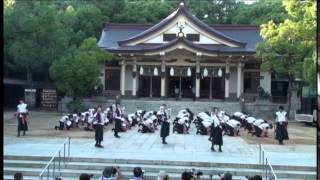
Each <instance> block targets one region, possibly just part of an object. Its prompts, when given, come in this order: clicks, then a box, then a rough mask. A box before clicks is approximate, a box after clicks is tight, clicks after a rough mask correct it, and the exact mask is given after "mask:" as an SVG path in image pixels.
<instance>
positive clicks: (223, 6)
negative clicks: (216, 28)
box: [186, 0, 239, 24]
mask: <svg viewBox="0 0 320 180" xmlns="http://www.w3.org/2000/svg"><path fill="white" fill-rule="evenodd" d="M186 2H187V7H188V9H190V11H191V13H192V14H194V15H195V16H196V17H197V18H199V19H200V20H202V21H204V22H205V23H207V24H231V20H232V16H233V14H234V13H235V11H236V10H237V9H238V6H239V3H238V2H237V1H236V0H227V1H225V0H202V1H198V0H189V1H186Z"/></svg>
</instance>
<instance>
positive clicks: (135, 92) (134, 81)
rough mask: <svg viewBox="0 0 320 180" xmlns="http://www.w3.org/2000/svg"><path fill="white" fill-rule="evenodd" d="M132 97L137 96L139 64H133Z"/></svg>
mask: <svg viewBox="0 0 320 180" xmlns="http://www.w3.org/2000/svg"><path fill="white" fill-rule="evenodd" d="M132 96H133V97H136V96H137V62H136V61H134V62H133V66H132Z"/></svg>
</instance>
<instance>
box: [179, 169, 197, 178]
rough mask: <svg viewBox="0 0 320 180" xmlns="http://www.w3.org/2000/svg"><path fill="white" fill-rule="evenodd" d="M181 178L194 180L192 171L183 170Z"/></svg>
mask: <svg viewBox="0 0 320 180" xmlns="http://www.w3.org/2000/svg"><path fill="white" fill-rule="evenodd" d="M181 179H182V180H194V179H196V177H194V174H193V172H189V171H184V172H183V173H182V174H181Z"/></svg>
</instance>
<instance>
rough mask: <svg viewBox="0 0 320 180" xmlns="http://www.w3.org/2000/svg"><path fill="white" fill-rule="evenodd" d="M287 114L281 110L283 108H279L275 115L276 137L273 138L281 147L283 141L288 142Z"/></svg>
mask: <svg viewBox="0 0 320 180" xmlns="http://www.w3.org/2000/svg"><path fill="white" fill-rule="evenodd" d="M287 119H288V117H287V112H285V111H284V110H283V107H282V106H280V107H279V111H278V112H276V114H275V123H276V136H275V138H276V139H277V140H278V141H279V144H280V145H283V140H289V136H288V131H287V123H288V120H287Z"/></svg>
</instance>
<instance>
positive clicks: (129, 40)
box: [118, 5, 246, 47]
mask: <svg viewBox="0 0 320 180" xmlns="http://www.w3.org/2000/svg"><path fill="white" fill-rule="evenodd" d="M180 15H184V16H185V17H186V18H187V19H188V20H190V21H191V22H192V23H194V24H195V25H196V26H197V27H199V28H201V29H202V30H203V31H205V32H207V33H208V34H210V35H212V36H215V37H217V38H220V39H222V40H225V41H227V42H230V43H232V44H235V45H237V46H240V47H245V46H246V43H245V42H241V41H238V40H236V39H233V38H231V37H229V36H227V35H225V34H223V33H221V32H219V31H217V30H215V29H214V28H212V27H210V26H208V25H207V24H205V23H203V22H202V21H200V20H199V19H198V18H196V17H195V16H193V15H192V14H190V13H189V12H188V11H187V9H186V8H185V6H184V5H180V6H179V8H178V9H177V10H176V11H174V12H173V13H172V14H170V15H169V16H168V17H167V18H165V19H163V20H162V21H160V22H159V23H158V24H156V25H154V26H152V27H150V28H148V29H147V30H145V31H143V32H141V33H138V34H136V35H134V36H132V37H129V38H127V39H124V40H120V41H118V44H119V45H120V46H123V45H126V44H128V43H132V42H134V41H137V40H140V39H143V38H145V37H146V36H148V35H151V34H153V33H156V32H158V31H160V30H161V28H163V27H165V26H166V25H168V24H170V23H171V22H173V21H175V20H176V18H177V17H178V16H180Z"/></svg>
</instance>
